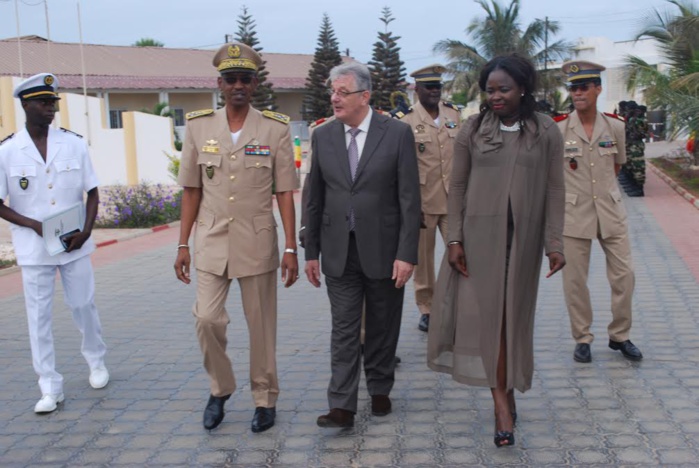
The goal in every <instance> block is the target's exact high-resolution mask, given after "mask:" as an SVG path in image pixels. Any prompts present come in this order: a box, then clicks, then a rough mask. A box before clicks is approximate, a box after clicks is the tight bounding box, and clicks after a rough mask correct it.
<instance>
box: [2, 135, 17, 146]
mask: <svg viewBox="0 0 699 468" xmlns="http://www.w3.org/2000/svg"><path fill="white" fill-rule="evenodd" d="M13 136H15V134H14V133H10V134H9V135H7V136H6V137H5V138H3V139H2V140H0V145H2V144H3V143H5V142H6V141H7V140H9V139H10V138H12V137H13Z"/></svg>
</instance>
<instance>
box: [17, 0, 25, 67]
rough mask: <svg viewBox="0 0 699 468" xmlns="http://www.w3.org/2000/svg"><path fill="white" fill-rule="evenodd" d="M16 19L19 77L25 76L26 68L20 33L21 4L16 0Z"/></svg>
mask: <svg viewBox="0 0 699 468" xmlns="http://www.w3.org/2000/svg"><path fill="white" fill-rule="evenodd" d="M15 21H16V22H17V48H18V49H19V77H20V78H24V69H23V66H22V65H23V64H22V40H21V39H20V35H19V5H18V4H17V0H15Z"/></svg>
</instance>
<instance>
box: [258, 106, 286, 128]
mask: <svg viewBox="0 0 699 468" xmlns="http://www.w3.org/2000/svg"><path fill="white" fill-rule="evenodd" d="M262 115H264V116H265V117H267V118H268V119H272V120H276V121H277V122H281V123H283V124H284V125H287V124H288V123H289V122H291V117H289V116H288V115H284V114H280V113H279V112H273V111H271V110H263V111H262Z"/></svg>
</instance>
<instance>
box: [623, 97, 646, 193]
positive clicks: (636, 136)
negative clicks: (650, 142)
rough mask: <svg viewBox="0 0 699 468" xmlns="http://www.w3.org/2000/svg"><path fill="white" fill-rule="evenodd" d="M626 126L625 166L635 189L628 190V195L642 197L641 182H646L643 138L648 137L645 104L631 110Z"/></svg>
mask: <svg viewBox="0 0 699 468" xmlns="http://www.w3.org/2000/svg"><path fill="white" fill-rule="evenodd" d="M627 126H628V127H630V132H629V140H627V145H628V150H627V155H628V158H629V160H628V162H627V166H628V171H629V173H630V175H631V178H632V179H633V182H634V185H635V190H633V191H631V192H629V196H632V197H642V196H643V184H645V182H646V159H645V156H644V152H645V149H646V144H645V142H644V140H645V139H646V138H647V137H648V121H647V119H646V106H638V107H637V108H636V109H635V110H633V111H632V116H631V118H630V119H629V121H628V122H627Z"/></svg>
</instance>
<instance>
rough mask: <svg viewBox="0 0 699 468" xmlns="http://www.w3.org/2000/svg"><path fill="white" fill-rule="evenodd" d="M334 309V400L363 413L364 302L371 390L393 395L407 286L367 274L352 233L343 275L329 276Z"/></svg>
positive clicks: (331, 395)
mask: <svg viewBox="0 0 699 468" xmlns="http://www.w3.org/2000/svg"><path fill="white" fill-rule="evenodd" d="M325 284H326V285H327V288H328V297H329V299H330V311H331V314H332V334H331V345H330V352H331V364H330V366H331V372H332V375H331V377H330V384H329V385H328V404H329V406H330V408H331V409H332V408H339V409H344V410H348V411H352V412H354V413H356V412H357V394H358V391H359V377H360V371H361V368H360V365H361V358H362V355H361V341H360V333H361V322H362V304H366V335H365V341H364V373H365V375H366V382H367V389H368V391H369V395H388V394H389V393H391V389H392V388H393V382H394V370H395V357H396V347H397V346H398V336H399V334H400V322H401V316H402V313H403V297H404V294H405V288H400V289H396V287H395V281H394V280H391V279H390V278H386V279H370V278H367V277H366V276H365V275H364V273H363V271H362V266H361V264H360V262H359V255H358V253H357V244H356V242H355V239H354V236H350V244H349V250H348V253H347V265H346V266H345V271H344V272H343V274H342V276H340V277H332V276H326V277H325Z"/></svg>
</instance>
